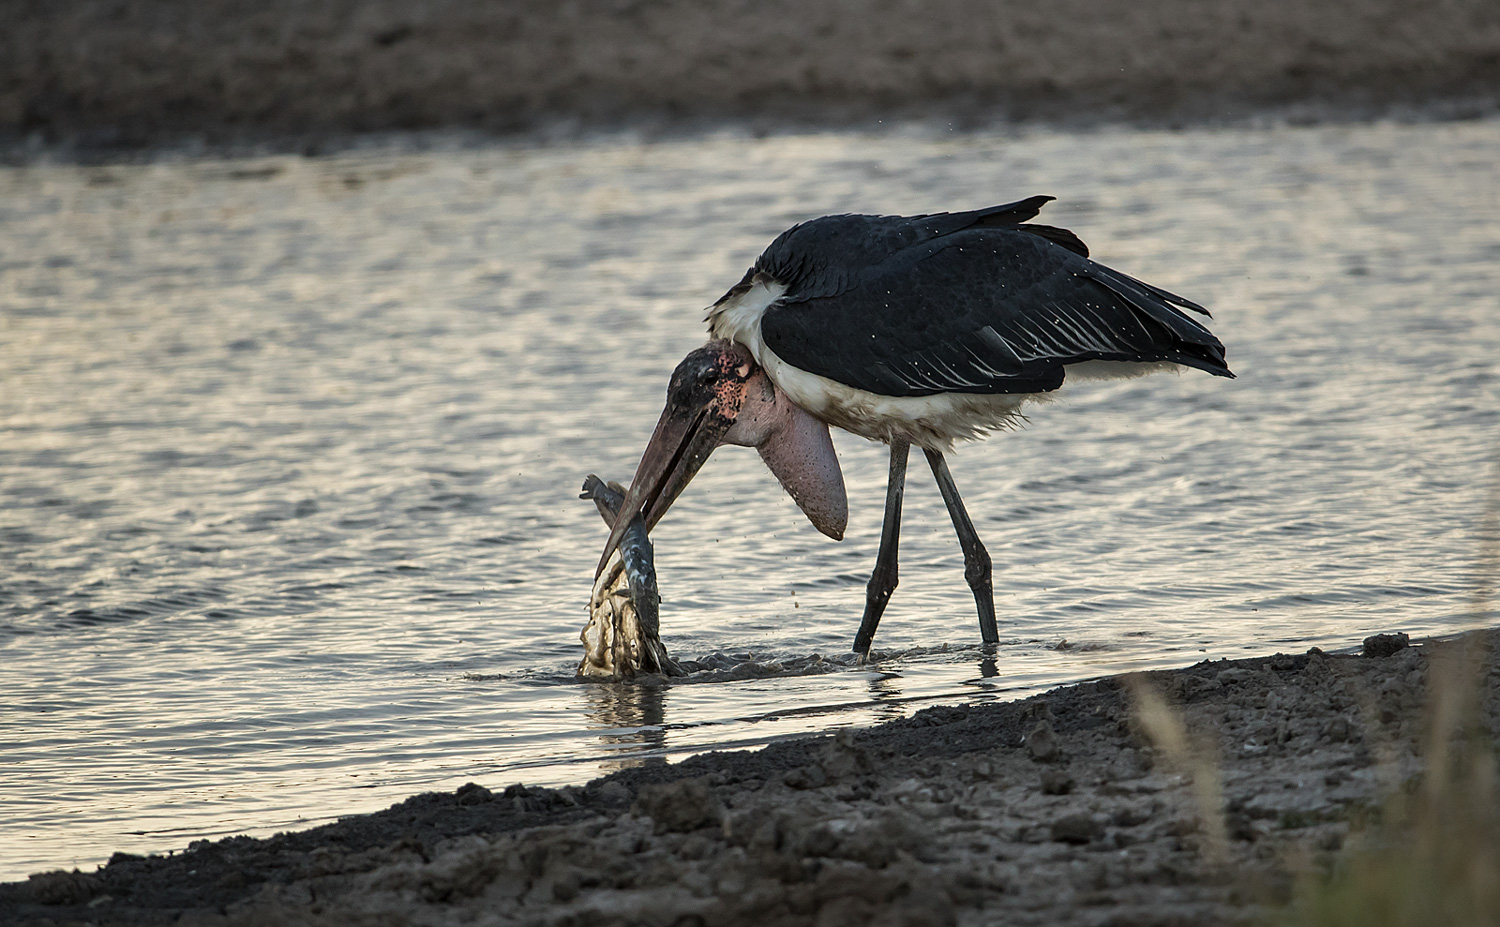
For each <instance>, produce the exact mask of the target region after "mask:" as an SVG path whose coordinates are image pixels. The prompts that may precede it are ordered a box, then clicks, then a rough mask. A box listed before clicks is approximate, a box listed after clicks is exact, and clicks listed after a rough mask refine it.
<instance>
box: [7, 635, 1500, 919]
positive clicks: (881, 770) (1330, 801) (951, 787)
mask: <svg viewBox="0 0 1500 927" xmlns="http://www.w3.org/2000/svg"><path fill="white" fill-rule="evenodd" d="M1497 638H1500V635H1496V634H1495V633H1494V632H1484V633H1480V634H1474V635H1469V636H1467V637H1465V638H1462V639H1460V640H1459V641H1455V642H1449V643H1445V644H1427V645H1425V646H1419V647H1406V646H1405V641H1404V639H1401V640H1397V639H1395V638H1386V637H1382V638H1372V639H1371V641H1367V642H1366V648H1365V649H1366V652H1365V653H1364V654H1363V655H1359V656H1354V655H1332V654H1323V653H1321V652H1318V651H1316V650H1314V651H1312V652H1309V653H1307V654H1298V655H1276V656H1272V657H1265V658H1259V659H1252V660H1239V661H1234V662H1217V663H1202V664H1199V665H1197V666H1193V667H1190V668H1188V669H1184V670H1178V671H1171V672H1162V673H1152V674H1147V675H1145V676H1142V677H1135V678H1136V679H1144V680H1145V681H1146V683H1147V685H1148V686H1149V691H1152V692H1156V693H1159V694H1160V695H1161V696H1163V697H1164V698H1165V699H1166V700H1167V701H1168V702H1170V703H1171V704H1174V705H1176V706H1178V708H1180V715H1179V717H1180V718H1181V719H1182V720H1183V721H1184V722H1185V726H1186V732H1187V737H1188V742H1189V743H1192V744H1197V745H1198V746H1196V747H1194V748H1193V749H1195V750H1197V751H1198V756H1199V759H1200V760H1201V761H1203V762H1201V763H1200V764H1199V765H1197V766H1193V768H1192V770H1191V771H1188V770H1185V769H1184V768H1183V760H1182V756H1183V755H1182V754H1179V755H1177V757H1176V758H1175V759H1174V757H1173V755H1172V754H1170V752H1164V751H1161V750H1158V749H1156V748H1154V747H1153V746H1151V745H1150V744H1149V743H1148V734H1147V733H1143V731H1150V730H1152V729H1153V728H1152V727H1151V724H1150V723H1145V724H1143V722H1142V720H1141V717H1142V716H1141V715H1140V714H1138V713H1137V712H1136V711H1135V709H1134V708H1133V707H1132V706H1133V705H1134V704H1136V700H1137V699H1139V698H1140V697H1141V696H1140V694H1139V693H1140V691H1141V690H1140V689H1139V687H1136V686H1134V685H1133V683H1132V682H1131V681H1130V680H1123V679H1120V678H1111V679H1105V680H1102V681H1099V682H1094V683H1088V684H1084V685H1079V686H1071V687H1067V688H1062V689H1058V690H1056V691H1054V692H1050V693H1047V694H1045V695H1041V696H1037V697H1034V698H1031V699H1027V700H1025V701H1021V702H1015V703H1009V704H996V705H985V706H979V707H964V706H959V707H943V708H932V709H928V710H926V711H922V712H919V713H918V714H917V715H915V716H913V717H912V718H909V719H905V720H902V721H897V722H893V723H889V724H885V725H881V726H879V727H876V728H872V729H868V730H861V731H843V732H840V733H839V734H838V735H837V736H833V737H822V738H806V739H800V740H794V741H787V742H783V743H778V744H774V745H772V746H770V747H767V748H765V749H763V750H760V751H758V752H754V753H750V752H741V753H711V754H706V755H703V756H699V757H695V758H693V759H690V760H687V761H685V762H682V763H680V764H676V765H655V766H646V767H641V768H636V769H630V770H625V771H623V772H620V773H617V774H615V775H612V776H609V777H607V778H603V779H598V780H595V781H593V782H590V783H589V784H588V785H587V786H584V787H579V788H564V789H556V790H554V789H533V788H527V787H525V786H522V785H512V786H510V787H508V788H505V789H503V790H499V791H493V792H492V791H490V790H488V789H486V788H484V787H482V786H479V785H473V784H471V785H467V786H464V787H463V788H460V789H459V790H458V791H457V792H456V793H452V794H449V793H443V794H438V793H433V794H427V795H420V796H417V797H415V798H412V799H410V800H408V801H405V802H403V803H401V804H399V805H396V806H395V807H393V808H391V809H389V810H387V811H384V812H381V813H378V814H373V815H366V816H360V817H353V818H348V819H345V820H343V821H340V822H339V823H337V824H332V825H328V826H325V827H320V828H317V829H315V830H310V831H306V832H304V833H294V834H284V835H280V836H277V837H274V838H272V839H269V840H253V839H250V838H245V837H240V838H231V839H228V840H222V841H218V842H207V841H204V842H200V843H198V844H196V845H194V846H193V847H192V848H190V849H189V850H187V851H186V852H184V853H181V854H178V855H175V856H171V857H136V856H127V855H124V854H117V855H116V857H115V858H114V859H113V860H111V862H110V863H109V865H108V866H106V867H104V868H102V869H100V870H99V871H98V872H96V873H88V874H84V873H78V872H76V871H75V872H73V873H64V872H54V873H46V874H40V875H36V876H33V877H32V878H31V879H30V880H29V881H28V882H24V883H12V884H7V885H3V886H0V920H3V921H4V922H5V923H69V924H70V923H99V924H156V923H169V922H176V923H192V924H220V923H228V924H264V923H285V924H303V923H318V924H323V923H326V924H349V923H356V924H363V923H380V924H447V923H471V922H472V923H496V924H511V923H518V924H549V925H551V924H558V925H561V924H661V925H671V924H690V923H692V924H703V923H708V924H728V925H738V924H744V925H752V924H753V925H766V924H785V925H793V924H797V925H801V924H808V925H812V924H818V925H828V924H869V923H881V924H885V923H890V924H971V923H972V924H978V923H997V922H1001V921H1003V922H1004V923H1010V924H1038V925H1042V924H1045V925H1071V924H1078V925H1093V924H1136V923H1142V924H1144V923H1150V924H1179V923H1180V924H1195V925H1198V924H1226V923H1243V922H1246V921H1247V920H1249V919H1252V918H1254V917H1256V916H1257V915H1258V914H1259V913H1260V908H1259V907H1258V906H1259V905H1261V904H1264V903H1274V902H1275V901H1277V900H1278V899H1281V898H1284V897H1285V896H1286V894H1287V891H1288V888H1289V886H1290V884H1291V881H1292V878H1293V873H1291V872H1290V870H1289V868H1288V867H1289V866H1291V865H1293V861H1295V860H1301V865H1303V866H1308V865H1317V864H1318V862H1319V860H1323V861H1326V860H1327V858H1328V857H1329V855H1330V854H1332V853H1334V852H1336V851H1337V850H1338V849H1339V847H1340V846H1341V844H1342V843H1343V841H1344V840H1345V838H1346V836H1348V835H1349V833H1350V831H1351V827H1352V826H1357V825H1356V824H1353V823H1352V822H1356V821H1358V820H1360V819H1361V818H1362V817H1365V816H1368V815H1369V813H1370V811H1371V809H1373V808H1377V807H1378V806H1379V804H1380V802H1381V801H1382V800H1383V799H1384V797H1385V796H1387V795H1389V794H1390V793H1391V792H1392V791H1393V790H1396V789H1399V788H1400V787H1401V785H1402V784H1403V783H1406V782H1409V781H1410V780H1411V779H1412V778H1413V777H1414V776H1416V775H1418V774H1419V773H1420V771H1421V769H1422V765H1423V764H1422V761H1421V759H1420V749H1421V747H1422V745H1425V743H1426V739H1427V728H1428V725H1427V724H1426V723H1425V722H1424V703H1425V701H1426V699H1427V685H1428V678H1429V672H1428V668H1429V665H1431V664H1432V663H1433V662H1434V661H1436V660H1439V659H1452V658H1455V656H1456V655H1457V654H1458V653H1460V652H1467V653H1482V654H1484V656H1483V658H1482V659H1483V662H1482V664H1481V665H1480V669H1479V674H1480V675H1479V677H1478V679H1477V682H1478V683H1479V686H1478V689H1479V693H1480V703H1481V704H1480V708H1481V711H1480V717H1481V719H1482V726H1483V727H1484V728H1485V729H1487V730H1488V732H1489V734H1490V736H1491V737H1494V736H1495V735H1496V734H1500V694H1497V693H1500V678H1497V677H1500V664H1497V662H1496V660H1495V646H1494V645H1495V644H1496V643H1497ZM1471 645H1480V646H1481V647H1482V648H1487V651H1486V650H1484V649H1479V650H1469V651H1462V648H1463V647H1465V646H1471ZM1444 665H1452V664H1444ZM1431 675H1433V676H1438V677H1445V676H1449V675H1452V673H1451V672H1450V671H1438V672H1435V673H1433V674H1431ZM1157 743H1161V741H1159V740H1158V741H1157ZM1189 765H1191V764H1189ZM1207 770H1217V774H1218V780H1219V783H1220V787H1221V789H1222V793H1221V794H1222V809H1223V813H1222V814H1221V815H1220V814H1205V813H1204V812H1203V810H1202V809H1203V808H1204V807H1205V800H1204V798H1203V796H1204V795H1205V794H1208V795H1211V794H1212V789H1210V790H1209V791H1208V792H1205V791H1204V788H1203V787H1204V785H1205V783H1207V782H1208V781H1209V780H1210V779H1211V778H1212V777H1211V776H1206V775H1205V772H1206V771H1207ZM1194 774H1196V775H1197V776H1198V777H1199V779H1198V783H1197V787H1196V789H1195V785H1194V782H1193V775H1194ZM1213 804H1214V801H1213V800H1211V799H1210V800H1209V801H1208V803H1207V806H1209V807H1211V806H1213ZM179 917H181V918H182V920H177V919H178V918H179Z"/></svg>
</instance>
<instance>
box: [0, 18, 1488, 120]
mask: <svg viewBox="0 0 1500 927" xmlns="http://www.w3.org/2000/svg"><path fill="white" fill-rule="evenodd" d="M4 17H5V28H4V29H0V136H9V137H11V138H12V139H15V138H32V139H36V140H38V141H40V142H41V143H47V142H56V141H59V140H61V141H72V142H75V143H81V144H83V145H85V146H88V145H93V146H103V147H109V146H138V145H146V144H153V143H158V142H162V141H169V140H172V139H174V138H184V137H195V138H206V139H209V140H224V139H231V140H232V139H240V138H246V137H249V138H254V137H257V136H267V135H269V136H286V135H288V134H291V135H301V136H311V137H312V138H314V139H315V138H316V137H317V136H319V135H320V134H328V133H333V134H338V133H351V132H367V131H379V130H402V129H415V128H436V127H455V126H460V127H473V128H480V129H486V130H499V131H511V130H516V129H523V128H528V127H533V126H536V125H539V124H545V123H554V124H555V123H557V122H558V120H560V119H561V120H564V121H567V120H572V121H575V122H579V123H581V124H583V125H604V126H613V125H620V124H625V123H637V124H639V123H640V122H641V121H642V120H646V121H647V123H649V122H650V121H651V120H657V121H664V122H675V121H681V120H683V119H684V118H686V119H694V118H709V119H714V118H724V117H729V118H746V117H749V118H752V119H754V118H766V119H773V120H779V119H793V120H799V121H809V120H810V121H817V122H827V121H830V120H832V121H870V120H873V119H874V118H877V117H886V118H892V117H894V118H913V117H920V118H940V119H963V120H995V119H1007V118H1037V117H1039V118H1047V119H1078V118H1083V119H1089V118H1097V117H1100V116H1104V117H1126V118H1147V119H1169V120H1170V119H1215V120H1220V119H1239V118H1242V117H1243V116H1245V115H1246V114H1247V113H1249V112H1253V111H1256V110H1258V109H1263V108H1266V107H1273V108H1275V107H1287V106H1293V107H1297V106H1304V107H1305V106H1308V105H1311V106H1312V108H1311V109H1309V110H1306V111H1305V112H1304V115H1305V114H1306V113H1309V112H1310V113H1314V114H1316V112H1317V111H1318V110H1317V106H1318V105H1320V104H1327V105H1331V106H1334V107H1337V108H1340V109H1341V111H1344V112H1347V111H1349V109H1350V108H1351V107H1352V108H1353V109H1354V112H1356V114H1360V113H1363V114H1368V113H1370V112H1381V111H1385V110H1387V109H1389V108H1390V107H1391V106H1393V105H1401V104H1413V105H1418V106H1424V107H1430V106H1431V105H1432V104H1434V103H1441V104H1443V105H1442V106H1440V107H1439V109H1440V111H1441V112H1445V113H1448V114H1460V115H1461V114H1464V113H1482V112H1486V111H1491V110H1493V108H1494V107H1495V105H1496V100H1497V98H1500V5H1497V4H1495V3H1494V2H1493V0H1452V2H1447V3H1442V4H1426V5H1421V4H1418V5H1413V4H1410V3H1406V2H1403V0H1327V2H1322V3H1317V4H1308V3H1303V2H1299V0H1266V2H1257V3H1249V2H1244V0H1143V2H1139V3H1116V2H1111V0H1063V2H1058V3H1050V4H1036V3H1027V2H1023V0H997V2H993V3H988V4H984V5H976V4H972V3H968V2H966V0H840V2H832V3H821V4H804V3H797V2H795V0H766V2H755V3H751V2H743V0H723V2H718V3H712V4H704V3H699V2H695V0H667V2H656V3H641V2H635V0H574V2H569V3H556V2H553V0H512V2H507V3H493V2H489V0H444V2H437V3H423V4H413V3H408V2H401V0H330V2H326V3H305V2H302V0H268V2H264V3H255V4H247V3H243V2H238V0H206V2H201V3H180V2H173V0H129V2H122V0H75V2H70V3H55V2H51V0H12V2H10V3H7V4H6V7H5V13H4Z"/></svg>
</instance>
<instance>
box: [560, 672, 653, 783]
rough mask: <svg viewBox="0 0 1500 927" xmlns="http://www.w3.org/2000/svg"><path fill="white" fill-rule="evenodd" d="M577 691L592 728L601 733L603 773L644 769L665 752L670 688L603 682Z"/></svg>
mask: <svg viewBox="0 0 1500 927" xmlns="http://www.w3.org/2000/svg"><path fill="white" fill-rule="evenodd" d="M577 688H578V691H579V692H580V693H581V698H582V700H583V703H584V709H583V710H584V714H585V716H586V717H587V718H588V720H589V724H590V726H591V727H594V728H597V729H598V730H599V732H600V733H599V735H598V738H599V743H600V744H601V745H602V746H603V747H604V753H603V756H604V757H605V759H603V761H602V762H601V768H602V769H605V770H608V771H610V772H613V771H614V770H617V769H627V768H630V767H633V766H643V765H645V764H646V763H647V762H649V761H650V758H651V757H652V756H653V755H660V754H661V753H662V752H664V751H665V748H666V746H667V725H666V718H667V694H668V692H669V691H670V689H669V687H668V686H666V685H661V684H649V683H640V682H600V683H580V684H579V685H578V687H577ZM622 754H626V755H622Z"/></svg>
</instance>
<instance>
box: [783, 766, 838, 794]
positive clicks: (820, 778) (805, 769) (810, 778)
mask: <svg viewBox="0 0 1500 927" xmlns="http://www.w3.org/2000/svg"><path fill="white" fill-rule="evenodd" d="M781 781H782V782H785V783H786V785H787V788H791V789H821V788H822V787H823V786H825V785H827V784H828V773H827V772H825V771H824V770H823V767H822V766H821V765H819V764H817V763H813V764H811V765H808V766H798V767H797V768H796V769H791V770H787V774H786V775H785V776H782V777H781Z"/></svg>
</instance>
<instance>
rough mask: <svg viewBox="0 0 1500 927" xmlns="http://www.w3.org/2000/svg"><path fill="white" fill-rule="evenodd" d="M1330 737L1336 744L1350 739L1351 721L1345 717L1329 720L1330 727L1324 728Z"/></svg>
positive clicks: (1324, 731)
mask: <svg viewBox="0 0 1500 927" xmlns="http://www.w3.org/2000/svg"><path fill="white" fill-rule="evenodd" d="M1323 733H1325V734H1327V735H1328V739H1329V740H1330V741H1332V742H1333V743H1336V744H1341V743H1343V742H1344V741H1346V740H1348V739H1349V722H1348V721H1346V720H1345V719H1343V718H1334V719H1333V720H1332V721H1330V722H1328V727H1327V728H1325V729H1324V730H1323Z"/></svg>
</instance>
